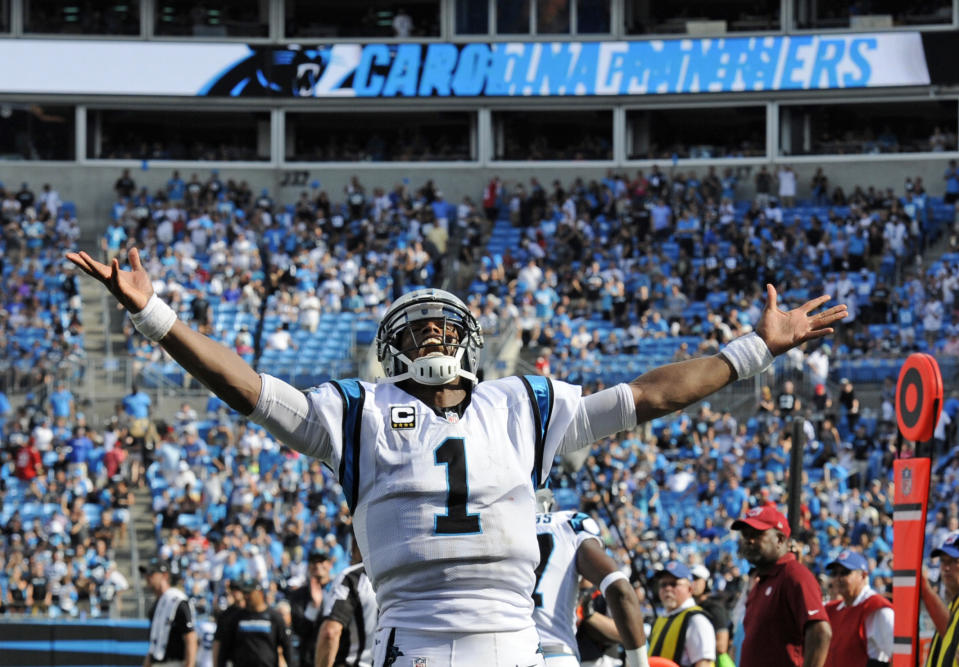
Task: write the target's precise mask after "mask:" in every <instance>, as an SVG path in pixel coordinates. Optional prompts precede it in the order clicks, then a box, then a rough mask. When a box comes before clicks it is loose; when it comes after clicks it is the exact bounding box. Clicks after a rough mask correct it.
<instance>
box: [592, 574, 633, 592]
mask: <svg viewBox="0 0 959 667" xmlns="http://www.w3.org/2000/svg"><path fill="white" fill-rule="evenodd" d="M620 579H622V580H624V581H629V579H628V578H627V577H626V575H625V574H623V573H622V572H620V571H619V570H616V571H615V572H610V573H609V574H607V575H606V576H605V577H604V578H603V580H602V581H601V582H600V584H599V592H600V593H602V594H603V597H606V589H607V588H609V586H610V584H612V583H613V582H614V581H619V580H620Z"/></svg>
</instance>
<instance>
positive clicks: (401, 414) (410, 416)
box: [390, 405, 416, 429]
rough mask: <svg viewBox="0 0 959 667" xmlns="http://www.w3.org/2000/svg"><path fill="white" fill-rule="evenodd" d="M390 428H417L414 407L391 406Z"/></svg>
mask: <svg viewBox="0 0 959 667" xmlns="http://www.w3.org/2000/svg"><path fill="white" fill-rule="evenodd" d="M390 426H392V427H393V428H395V429H410V428H416V410H415V409H413V406H412V405H392V406H390Z"/></svg>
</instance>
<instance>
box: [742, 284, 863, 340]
mask: <svg viewBox="0 0 959 667" xmlns="http://www.w3.org/2000/svg"><path fill="white" fill-rule="evenodd" d="M830 298H831V297H830V296H829V295H825V296H820V297H817V298H815V299H812V300H810V301H807V302H806V303H804V304H803V305H801V306H799V307H798V308H794V309H793V310H781V309H780V308H779V306H778V305H777V303H776V300H777V296H776V288H775V287H773V286H772V285H766V307H765V308H764V309H763V314H762V316H761V317H760V318H759V322H757V323H756V333H757V334H759V336H760V337H761V338H762V339H763V340H764V341H766V346H767V347H768V348H769V351H770V352H772V353H773V354H774V355H779V354H782V353H783V352H785V351H787V350H789V349H791V348H794V347H796V346H797V345H801V344H802V343H805V342H806V341H807V340H813V339H815V338H822V337H823V336H828V335H829V334H831V333H833V331H834V330H833V328H832V325H833V324H835V323H836V322H838V321H840V320H842V319H843V318H845V317H847V316H848V315H849V311H848V310H847V309H846V304H840V305H838V306H833V307H832V308H828V309H827V310H824V311H821V312H818V313H814V312H813V311H816V310H818V309H819V308H820V307H821V306H823V305H824V304H825V303H826V302H827V301H829V299H830Z"/></svg>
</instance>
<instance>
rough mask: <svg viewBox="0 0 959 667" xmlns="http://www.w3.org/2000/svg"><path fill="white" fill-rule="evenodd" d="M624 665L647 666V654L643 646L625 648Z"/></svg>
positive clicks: (628, 666)
mask: <svg viewBox="0 0 959 667" xmlns="http://www.w3.org/2000/svg"><path fill="white" fill-rule="evenodd" d="M626 667H649V654H648V653H647V651H646V647H645V646H640V647H639V648H628V649H626Z"/></svg>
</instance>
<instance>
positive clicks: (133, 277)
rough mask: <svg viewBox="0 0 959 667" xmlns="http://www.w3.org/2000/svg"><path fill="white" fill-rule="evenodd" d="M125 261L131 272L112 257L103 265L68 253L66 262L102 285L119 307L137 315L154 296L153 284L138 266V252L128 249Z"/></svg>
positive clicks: (79, 255)
mask: <svg viewBox="0 0 959 667" xmlns="http://www.w3.org/2000/svg"><path fill="white" fill-rule="evenodd" d="M128 258H129V260H130V270H129V271H123V270H122V269H120V262H119V260H117V259H116V258H113V261H111V262H110V264H103V263H102V262H98V261H97V260H95V259H93V258H92V257H90V255H88V254H87V253H85V252H83V251H81V252H68V253H67V259H69V260H70V261H71V262H73V263H74V264H76V265H77V266H79V267H80V268H81V269H83V271H84V273H86V274H87V275H88V276H92V277H93V278H96V279H97V280H99V281H100V282H101V283H103V284H104V285H105V286H106V288H107V289H108V290H110V293H111V294H113V296H115V297H116V299H117V301H119V302H120V305H121V306H123V307H124V308H126V309H127V310H128V311H129V312H131V313H138V312H140V311H141V310H143V308H144V307H145V306H146V305H147V301H149V300H150V297H151V296H153V283H152V282H151V281H150V276H149V275H148V274H147V272H146V269H144V268H143V265H142V264H141V263H140V253H138V252H137V249H136V248H130V252H129V254H128Z"/></svg>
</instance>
